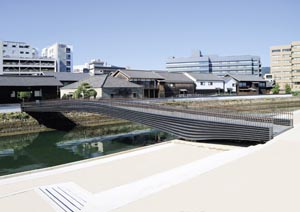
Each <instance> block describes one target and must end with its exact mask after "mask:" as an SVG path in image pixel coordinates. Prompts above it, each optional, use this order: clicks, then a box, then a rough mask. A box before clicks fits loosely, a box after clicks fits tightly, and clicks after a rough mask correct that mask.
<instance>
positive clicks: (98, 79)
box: [61, 75, 142, 89]
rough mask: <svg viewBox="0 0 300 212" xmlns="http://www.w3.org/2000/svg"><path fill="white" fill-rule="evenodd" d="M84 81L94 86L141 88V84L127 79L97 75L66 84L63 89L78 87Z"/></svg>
mask: <svg viewBox="0 0 300 212" xmlns="http://www.w3.org/2000/svg"><path fill="white" fill-rule="evenodd" d="M82 83H88V84H89V85H91V86H92V87H93V88H139V87H142V86H140V85H137V84H134V83H131V82H128V81H127V80H124V79H120V78H116V77H112V76H108V75H97V76H90V77H89V78H87V79H84V80H80V81H78V82H75V83H72V84H69V85H67V86H64V87H63V88H61V89H77V88H78V87H79V86H80V85H81V84H82Z"/></svg>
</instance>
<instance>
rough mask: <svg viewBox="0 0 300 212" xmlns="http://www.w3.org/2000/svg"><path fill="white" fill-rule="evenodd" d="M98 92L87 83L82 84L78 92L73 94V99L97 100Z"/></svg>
mask: <svg viewBox="0 0 300 212" xmlns="http://www.w3.org/2000/svg"><path fill="white" fill-rule="evenodd" d="M96 96H97V92H96V90H95V89H93V88H92V86H91V85H90V84H88V83H86V82H84V83H81V85H79V86H78V88H77V89H76V91H75V92H74V94H73V98H75V99H79V98H85V99H88V98H90V97H94V98H96Z"/></svg>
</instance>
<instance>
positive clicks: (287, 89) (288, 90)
mask: <svg viewBox="0 0 300 212" xmlns="http://www.w3.org/2000/svg"><path fill="white" fill-rule="evenodd" d="M285 93H286V94H291V93H292V88H291V86H290V85H289V84H285Z"/></svg>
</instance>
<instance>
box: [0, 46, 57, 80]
mask: <svg viewBox="0 0 300 212" xmlns="http://www.w3.org/2000/svg"><path fill="white" fill-rule="evenodd" d="M46 71H51V72H55V71H56V61H55V60H54V59H48V58H40V57H39V56H38V52H37V51H36V49H35V48H32V47H31V46H30V45H29V44H26V43H24V42H12V41H0V75H3V74H11V75H41V74H42V73H43V72H46Z"/></svg>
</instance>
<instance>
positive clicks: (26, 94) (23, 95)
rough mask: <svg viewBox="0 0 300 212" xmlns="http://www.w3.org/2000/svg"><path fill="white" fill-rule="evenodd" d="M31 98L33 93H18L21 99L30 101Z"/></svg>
mask: <svg viewBox="0 0 300 212" xmlns="http://www.w3.org/2000/svg"><path fill="white" fill-rule="evenodd" d="M30 97H31V92H30V91H21V92H19V93H18V98H19V99H29V98H30Z"/></svg>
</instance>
